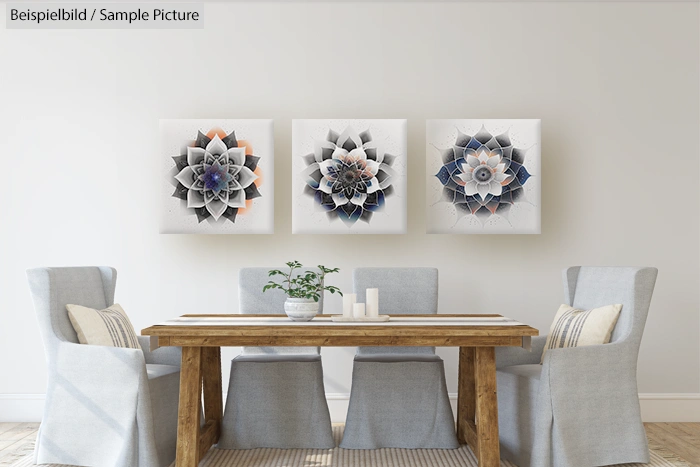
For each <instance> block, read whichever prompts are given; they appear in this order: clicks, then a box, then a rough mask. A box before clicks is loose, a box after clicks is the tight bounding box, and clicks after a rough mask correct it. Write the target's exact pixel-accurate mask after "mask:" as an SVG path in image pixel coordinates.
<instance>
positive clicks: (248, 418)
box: [218, 268, 335, 449]
mask: <svg viewBox="0 0 700 467" xmlns="http://www.w3.org/2000/svg"><path fill="white" fill-rule="evenodd" d="M270 269H272V268H243V269H241V271H240V275H239V282H238V284H239V297H240V312H241V313H243V314H279V313H284V301H285V300H286V295H285V294H284V292H282V291H280V290H277V289H273V290H268V291H267V292H264V293H263V291H262V288H263V286H264V285H265V284H266V283H267V281H268V280H269V277H268V271H269V270H270ZM317 272H318V271H317ZM322 306H323V303H322V301H321V304H320V307H319V313H322V312H323V308H322ZM218 447H219V448H220V449H254V448H259V447H265V448H281V449H290V448H319V449H331V448H333V447H335V443H334V441H333V433H332V429H331V417H330V413H329V411H328V405H327V403H326V395H325V390H324V386H323V368H322V366H321V355H320V352H319V348H318V347H274V346H272V347H245V348H244V349H243V353H242V354H241V355H239V356H238V357H236V358H234V359H233V360H232V361H231V376H230V378H229V387H228V396H227V398H226V410H225V411H224V419H223V423H222V429H221V437H220V438H219V444H218Z"/></svg>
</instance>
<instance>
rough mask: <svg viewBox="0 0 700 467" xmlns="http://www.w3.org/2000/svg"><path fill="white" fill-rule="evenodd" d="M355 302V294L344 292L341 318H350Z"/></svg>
mask: <svg viewBox="0 0 700 467" xmlns="http://www.w3.org/2000/svg"><path fill="white" fill-rule="evenodd" d="M355 302H357V294H354V293H346V294H344V295H343V318H352V311H353V310H352V306H353V305H354V304H355Z"/></svg>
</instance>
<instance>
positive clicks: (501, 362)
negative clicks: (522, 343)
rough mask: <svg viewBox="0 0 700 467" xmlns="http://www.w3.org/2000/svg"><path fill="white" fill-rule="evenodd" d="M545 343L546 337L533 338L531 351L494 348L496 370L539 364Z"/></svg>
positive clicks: (513, 348)
mask: <svg viewBox="0 0 700 467" xmlns="http://www.w3.org/2000/svg"><path fill="white" fill-rule="evenodd" d="M546 341H547V336H535V337H533V338H532V350H531V351H527V350H525V349H524V348H522V347H496V368H503V367H506V366H513V365H530V364H533V363H540V360H541V359H542V350H543V349H544V344H545V342H546Z"/></svg>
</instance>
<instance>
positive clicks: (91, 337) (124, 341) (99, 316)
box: [66, 303, 141, 349]
mask: <svg viewBox="0 0 700 467" xmlns="http://www.w3.org/2000/svg"><path fill="white" fill-rule="evenodd" d="M66 309H67V310H68V317H69V318H70V322H71V324H73V328H74V329H75V332H76V333H77V334H78V341H80V343H81V344H90V345H106V346H108V347H126V348H129V349H140V348H141V347H140V346H139V340H138V338H137V337H136V332H135V331H134V326H132V325H131V321H129V317H128V316H126V313H125V312H124V310H123V309H122V307H121V306H119V305H118V304H116V303H115V304H114V305H112V306H110V307H109V308H105V309H104V310H95V309H93V308H87V307H84V306H80V305H66Z"/></svg>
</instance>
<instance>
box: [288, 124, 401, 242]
mask: <svg viewBox="0 0 700 467" xmlns="http://www.w3.org/2000/svg"><path fill="white" fill-rule="evenodd" d="M406 131H407V125H406V120H294V121H293V123H292V158H293V162H292V172H293V177H294V178H293V183H292V187H293V190H294V192H293V196H292V231H293V233H297V234H403V233H406V168H407V164H406Z"/></svg>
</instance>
